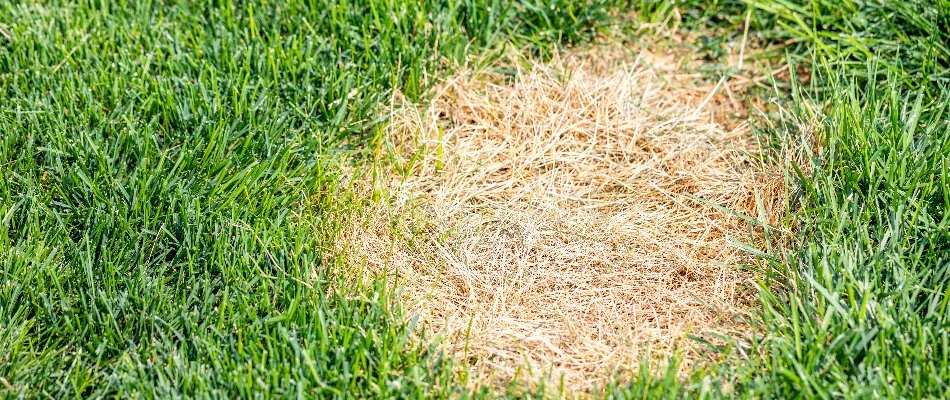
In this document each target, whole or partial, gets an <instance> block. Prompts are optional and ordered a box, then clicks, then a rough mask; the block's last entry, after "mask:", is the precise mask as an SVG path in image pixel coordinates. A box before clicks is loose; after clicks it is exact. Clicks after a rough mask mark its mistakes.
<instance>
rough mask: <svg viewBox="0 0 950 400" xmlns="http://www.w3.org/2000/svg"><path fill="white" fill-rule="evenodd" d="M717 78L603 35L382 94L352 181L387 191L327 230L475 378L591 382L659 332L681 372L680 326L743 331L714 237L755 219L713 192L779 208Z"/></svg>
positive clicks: (730, 249) (653, 345) (734, 274)
mask: <svg viewBox="0 0 950 400" xmlns="http://www.w3.org/2000/svg"><path fill="white" fill-rule="evenodd" d="M720 88H721V85H716V84H715V82H713V83H708V82H703V81H702V80H701V79H700V78H699V77H698V76H696V75H691V74H687V73H684V72H682V71H681V70H679V69H678V68H676V67H675V66H674V65H673V64H672V62H671V60H670V59H669V58H664V57H661V56H658V55H655V54H652V53H649V52H645V51H644V52H641V53H639V54H636V53H633V54H631V53H629V52H627V51H625V50H624V49H622V48H620V47H619V46H614V47H603V48H598V49H595V50H588V51H586V52H582V53H581V52H578V53H573V54H567V55H564V56H563V57H561V58H558V59H555V60H553V61H552V62H549V63H545V64H539V63H535V64H531V65H529V66H528V67H524V68H522V69H520V70H518V71H517V72H516V73H514V74H508V75H505V74H502V73H500V72H473V71H462V72H460V73H458V74H457V75H456V76H454V77H452V78H450V79H448V80H447V81H446V82H445V83H444V84H443V85H442V86H441V87H439V88H437V92H436V96H435V97H434V99H433V100H432V102H431V104H428V105H426V106H425V107H417V106H414V105H412V104H406V103H402V102H399V101H397V102H396V104H395V108H396V110H395V112H394V114H393V119H392V125H391V128H390V131H389V132H388V136H387V138H386V140H387V143H388V144H389V145H390V146H389V147H388V148H389V153H390V154H389V155H390V156H391V157H389V158H387V160H388V161H386V162H384V164H385V165H381V167H380V170H379V174H377V176H376V179H375V181H373V182H370V181H369V180H367V181H366V182H362V183H363V184H365V185H366V186H367V192H368V191H369V185H370V184H373V185H374V187H375V189H376V190H377V193H383V194H384V196H382V201H381V202H380V203H379V204H378V206H377V207H375V208H373V210H372V211H370V212H368V213H367V214H366V215H363V216H362V218H361V219H359V220H358V221H355V222H354V223H353V225H352V229H351V230H350V231H348V232H347V236H346V237H345V238H344V239H343V240H345V241H346V242H348V243H349V244H348V246H349V252H350V256H351V258H352V259H353V260H354V262H355V263H357V264H360V263H365V265H367V266H368V267H369V268H368V269H369V270H370V271H372V272H374V273H383V272H388V273H391V274H395V275H397V276H398V282H399V285H400V287H401V288H402V290H403V292H402V300H403V301H404V304H406V305H407V307H408V308H409V309H410V310H411V311H412V312H411V313H410V315H414V316H418V317H419V318H420V319H421V321H422V323H424V324H425V325H426V326H427V330H426V332H427V333H428V334H430V335H442V336H443V337H444V338H445V340H446V343H447V345H448V346H450V348H451V350H452V351H454V352H455V354H456V355H457V356H459V357H460V358H462V359H463V360H467V361H469V362H470V365H471V369H472V371H471V372H474V374H475V376H476V377H478V380H479V381H482V382H484V381H485V380H492V381H494V382H496V383H499V384H504V383H505V382H508V381H510V380H512V379H520V378H529V377H530V378H531V379H534V378H537V377H541V378H543V379H547V380H550V381H551V382H555V383H557V382H561V381H562V380H563V382H564V383H565V384H566V385H567V386H568V388H570V389H587V388H590V387H591V385H592V384H596V383H604V382H606V381H607V379H609V378H610V377H611V376H613V375H614V374H617V373H623V372H625V371H627V372H628V371H630V370H631V369H632V368H634V367H635V366H636V365H637V364H639V362H640V361H641V360H642V359H643V357H645V356H647V352H648V351H649V352H650V354H651V355H652V357H653V359H655V360H666V359H668V356H669V355H671V354H672V352H673V351H674V349H675V348H680V349H681V350H682V351H683V352H684V357H685V359H686V361H687V362H686V363H684V368H685V367H686V366H688V365H690V363H691V362H693V361H695V360H696V359H697V358H699V357H701V352H700V351H699V349H698V346H697V345H695V344H694V343H693V342H691V341H688V340H685V335H686V334H687V333H691V334H694V335H697V336H702V335H703V334H705V333H707V332H708V331H709V330H719V331H729V330H737V329H738V330H742V329H746V328H745V327H744V326H742V325H741V324H737V323H735V322H734V318H735V317H736V316H737V315H738V314H740V313H742V311H743V310H744V309H745V308H746V306H747V303H748V300H749V296H750V293H749V291H748V290H746V289H747V288H748V287H749V286H748V285H746V284H745V283H747V282H748V281H749V280H750V279H751V276H749V275H748V274H746V273H743V272H740V271H739V270H737V269H736V268H735V266H736V265H740V264H744V263H750V262H753V260H751V258H750V257H749V256H748V255H747V254H745V253H744V252H742V251H741V250H738V249H737V248H736V247H735V246H732V245H730V242H729V241H730V238H731V239H732V240H735V241H738V242H742V243H755V242H756V241H757V239H756V237H755V236H756V235H755V232H754V230H752V229H750V227H749V225H748V224H747V223H746V222H744V221H743V220H741V219H740V218H738V217H735V216H730V215H729V214H728V213H726V212H723V211H722V210H721V209H718V208H717V207H713V206H711V205H710V204H717V205H720V206H722V207H724V208H727V209H731V210H733V211H736V212H739V213H744V214H747V215H755V216H758V215H760V214H761V212H760V208H761V210H764V212H765V215H767V216H771V217H772V218H774V217H777V216H779V215H781V214H782V213H783V212H784V210H783V209H782V207H781V204H784V203H783V201H782V199H783V196H784V186H785V185H784V181H783V179H782V175H781V173H780V172H779V171H777V170H763V169H762V168H761V163H760V162H759V161H758V160H757V159H756V158H755V153H756V152H757V151H758V144H757V143H756V141H755V139H754V137H753V136H752V133H751V132H750V129H749V127H748V125H747V124H746V123H745V122H744V119H742V118H740V117H738V116H736V117H735V118H729V117H727V115H735V113H734V112H727V111H730V108H731V107H735V106H736V105H735V104H734V103H731V102H730V101H729V97H728V96H725V95H720V94H719V93H718V92H719V89H720ZM756 190H758V192H759V193H758V196H759V199H760V201H759V202H757V200H756V198H757V195H756ZM700 199H702V200H700ZM529 380H530V379H529Z"/></svg>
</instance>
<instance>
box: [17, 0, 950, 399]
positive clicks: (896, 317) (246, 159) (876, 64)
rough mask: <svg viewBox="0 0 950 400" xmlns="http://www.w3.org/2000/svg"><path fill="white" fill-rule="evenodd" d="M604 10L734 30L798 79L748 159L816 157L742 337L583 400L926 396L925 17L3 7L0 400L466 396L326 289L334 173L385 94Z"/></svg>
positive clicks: (807, 5) (937, 207) (937, 118)
mask: <svg viewBox="0 0 950 400" xmlns="http://www.w3.org/2000/svg"><path fill="white" fill-rule="evenodd" d="M618 8H628V9H629V8H633V9H636V10H638V11H639V12H640V13H641V15H642V17H643V18H644V20H647V21H653V22H658V23H662V22H664V21H666V22H669V21H673V22H676V23H679V24H680V25H681V26H682V27H683V28H685V29H700V30H702V29H706V30H710V31H714V32H722V31H728V32H742V29H741V24H742V23H743V21H744V20H745V19H746V15H749V16H750V20H751V26H752V29H751V32H752V34H753V35H754V36H757V37H759V38H760V39H762V40H766V41H768V40H771V41H774V42H777V43H778V42H780V43H783V44H785V45H786V46H787V47H786V51H787V58H786V60H787V61H788V62H790V63H792V64H794V65H795V66H796V67H801V68H800V70H803V71H808V72H806V74H807V75H808V77H809V79H808V80H807V82H808V83H807V84H804V85H803V86H797V85H795V84H793V83H792V82H796V81H797V80H794V79H793V80H791V81H788V82H786V83H782V82H776V84H775V88H776V98H777V99H778V101H779V103H778V104H780V105H781V113H777V114H776V115H773V116H772V117H771V118H772V119H770V120H769V122H771V123H772V124H763V125H760V129H761V131H762V134H763V137H767V138H772V139H775V140H774V141H773V143H786V144H787V143H789V141H792V142H793V143H794V141H800V138H802V137H807V135H803V134H810V133H814V135H815V137H817V138H818V141H819V146H818V150H817V151H815V152H814V153H813V154H812V157H811V161H810V162H809V163H807V165H801V166H798V167H799V168H797V169H796V168H790V169H789V176H790V177H792V178H793V182H794V184H795V185H796V188H797V189H798V190H799V195H798V196H797V197H795V198H794V199H793V200H794V202H795V203H796V204H797V205H798V209H797V211H796V213H795V214H794V220H793V221H790V226H791V227H794V228H795V229H796V232H797V238H798V241H797V242H796V243H795V245H794V246H793V248H792V249H790V250H789V251H788V252H787V253H782V254H773V256H774V257H773V258H772V259H771V260H770V264H769V265H770V268H769V269H768V271H767V272H768V274H767V275H766V276H767V277H768V278H767V279H763V280H762V281H761V282H759V285H760V297H759V298H760V299H761V303H762V304H761V312H760V313H759V314H757V315H755V316H754V318H753V322H754V323H756V324H758V326H759V327H760V328H761V331H762V332H764V333H765V334H763V335H760V336H756V337H751V338H735V339H736V340H735V341H734V344H735V345H734V346H731V347H730V346H727V347H725V348H722V349H719V350H718V351H720V353H721V354H722V357H723V360H724V361H725V362H723V363H720V364H716V365H711V366H706V367H704V368H700V369H697V370H695V371H694V372H693V373H692V374H691V376H690V377H689V379H681V377H679V376H677V375H676V373H675V370H676V368H675V366H674V367H671V368H670V369H669V370H667V371H665V372H664V371H653V372H650V371H647V369H642V370H641V376H640V378H639V379H637V380H635V381H634V382H617V383H616V384H614V385H611V386H610V387H608V388H606V389H607V392H606V393H605V395H606V396H611V397H619V398H643V397H653V398H660V397H690V398H695V397H700V398H702V397H733V396H743V397H754V398H763V397H764V398H796V397H805V398H813V397H817V398H867V397H892V398H927V397H931V398H941V397H946V396H947V395H948V393H950V387H948V384H950V333H948V332H950V320H948V315H950V313H948V310H947V306H948V302H950V278H948V276H950V274H948V271H947V269H948V266H950V263H948V261H950V233H948V232H950V216H948V214H950V213H948V211H950V190H948V187H950V171H948V161H947V160H948V155H950V126H948V117H947V111H948V110H946V105H947V104H948V102H950V88H948V84H950V83H948V79H950V78H948V75H947V71H948V70H950V68H948V66H950V51H948V48H950V33H948V32H950V25H948V24H950V22H948V21H950V5H948V3H947V1H946V0H937V1H930V2H924V1H921V2H914V1H896V0H860V1H859V0H811V1H804V0H790V1H778V2H765V1H759V0H746V1H732V0H722V1H715V2H711V3H710V2H703V3H700V2H697V1H687V2H679V1H677V2H672V1H648V2H642V3H636V4H635V5H631V4H623V2H619V1H617V2H615V1H607V0H590V1H568V0H531V1H528V0H524V1H518V2H502V1H489V2H479V1H463V0H446V1H435V0H410V1H386V0H365V1H342V0H340V1H329V0H323V1H321V0H315V1H303V0H291V1H282V2H271V1H263V0H261V1H247V2H245V1H234V2H232V1H184V0H181V1H175V0H170V1H142V2H123V1H119V2H107V1H92V0H89V1H75V2H67V1H45V2H41V1H27V2H20V1H0V396H3V397H9V398H49V397H53V398H88V397H95V398H98V397H110V398H111V397H121V398H126V397H130V398H135V397H139V398H153V397H162V398H166V397H188V398H191V397H199V398H238V397H240V398H244V397H256V398H284V397H357V398H380V397H404V398H423V397H426V398H428V397H453V396H462V397H468V396H487V395H488V394H487V393H486V392H478V391H475V392H472V391H471V389H470V387H469V386H467V385H466V382H462V381H460V378H459V377H458V376H456V375H455V374H453V372H452V370H453V368H452V365H451V363H452V362H453V361H452V360H451V359H449V358H446V357H443V356H442V355H441V354H440V353H439V352H438V351H436V350H435V347H433V346H434V344H430V343H422V342H419V341H417V340H415V339H414V338H415V336H414V335H413V334H412V327H411V326H408V325H406V324H405V323H403V322H402V321H403V318H402V314H401V312H400V309H399V305H398V304H397V303H395V302H393V301H392V298H391V296H390V294H389V293H388V291H387V288H388V285H387V284H386V282H375V283H372V284H368V285H366V286H357V287H353V286H347V285H343V284H341V282H342V279H341V277H340V276H339V273H338V271H340V270H341V269H342V268H340V267H342V265H341V264H342V260H340V259H337V258H335V257H333V254H332V252H329V251H327V248H328V246H329V245H330V243H329V242H328V240H329V238H330V237H333V233H334V232H335V231H336V230H338V229H339V228H340V227H339V224H340V223H341V222H340V221H341V216H342V215H345V214H346V213H348V212H349V211H350V210H351V209H352V208H353V207H357V206H359V204H357V203H355V202H353V201H351V200H350V199H349V198H348V197H347V190H346V187H345V186H344V185H342V184H341V182H343V180H342V177H341V176H340V175H339V171H340V170H341V169H342V168H339V164H340V163H343V162H349V161H346V160H352V159H357V160H359V159H361V158H362V159H366V158H369V157H370V155H369V154H368V152H367V148H368V147H367V146H366V143H367V142H368V141H369V140H370V138H372V137H373V136H374V134H376V133H377V132H378V131H379V129H380V127H381V124H385V120H384V119H383V118H381V113H380V112H379V110H380V107H379V104H380V101H381V100H382V99H385V98H386V97H387V96H388V95H389V94H390V93H391V91H392V90H393V89H399V90H400V91H402V92H403V93H406V94H407V95H409V96H410V97H411V98H421V97H422V96H424V93H425V89H426V88H427V87H428V86H429V85H430V84H431V83H432V81H433V80H434V79H435V77H437V76H439V74H440V73H441V72H442V71H444V70H445V69H446V68H447V66H451V65H454V64H456V63H459V64H463V63H465V62H466V61H467V60H468V59H469V57H470V56H471V55H473V54H478V53H486V52H488V53H490V52H491V51H493V50H495V49H497V48H498V47H499V46H502V45H504V44H513V45H517V46H523V47H528V48H530V49H532V51H534V52H535V53H536V54H538V55H539V56H541V57H545V56H546V55H548V54H551V53H552V52H553V51H554V50H555V48H556V47H557V46H558V45H559V44H580V43H583V42H585V41H587V40H590V39H591V38H593V37H595V36H596V32H597V31H598V29H600V28H601V27H603V26H605V25H607V24H610V23H612V22H611V21H612V19H613V16H615V15H616V14H617V13H616V12H615V11H614V10H616V9H618ZM750 10H751V13H748V12H749V11H750ZM676 16H678V17H676ZM710 36H714V35H710ZM699 45H700V46H702V47H703V50H704V51H706V52H708V53H709V56H710V57H711V58H715V57H717V56H719V55H721V54H720V52H719V47H720V46H722V42H720V41H718V40H717V39H714V38H711V39H707V40H705V41H701V42H700V43H699ZM793 70H799V68H794V69H793ZM541 390H544V389H543V388H542V389H541ZM509 394H510V395H512V396H528V395H531V396H545V395H550V394H551V393H550V392H549V393H537V392H536V393H525V392H520V391H517V390H516V391H512V392H511V393H509Z"/></svg>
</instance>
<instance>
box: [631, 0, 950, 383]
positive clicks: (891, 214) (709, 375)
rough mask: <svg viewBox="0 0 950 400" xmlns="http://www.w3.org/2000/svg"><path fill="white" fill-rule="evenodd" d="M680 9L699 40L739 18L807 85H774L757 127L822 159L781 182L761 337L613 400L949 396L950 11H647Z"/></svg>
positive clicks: (793, 4)
mask: <svg viewBox="0 0 950 400" xmlns="http://www.w3.org/2000/svg"><path fill="white" fill-rule="evenodd" d="M679 6H682V7H683V8H682V9H677V10H678V11H680V12H681V15H684V16H685V17H684V18H683V19H682V23H683V25H684V26H685V27H686V28H687V29H696V30H699V31H703V30H709V29H725V30H726V31H727V32H730V31H731V32H734V31H737V30H738V29H736V27H737V26H739V24H741V23H742V20H743V19H744V16H745V14H746V11H747V10H749V11H751V12H752V15H753V20H752V26H753V29H752V31H753V35H755V36H757V37H758V38H759V39H761V40H764V41H766V42H785V43H786V44H787V47H786V51H787V52H788V53H787V56H786V61H787V62H789V63H791V64H793V65H795V66H802V67H805V68H806V69H808V70H810V71H811V72H810V75H811V76H810V80H809V82H810V83H809V84H808V86H806V87H800V86H799V85H796V84H795V82H796V81H797V79H792V82H791V84H789V82H785V83H782V82H776V83H775V88H776V93H775V97H774V98H775V99H778V101H779V103H778V104H779V106H780V107H781V112H780V113H776V114H774V115H772V121H771V122H769V123H763V122H762V121H760V126H759V128H760V130H761V131H762V134H763V136H764V137H765V138H766V139H769V142H771V143H774V144H775V145H776V146H779V145H787V144H791V145H793V147H794V146H795V145H801V144H804V148H810V147H811V146H810V143H807V142H806V143H802V141H803V138H804V139H807V138H808V137H809V136H812V135H814V136H815V138H816V140H817V141H818V143H819V145H820V146H819V147H820V150H819V151H818V152H817V153H814V154H810V157H809V158H810V160H809V161H808V164H809V165H796V166H791V168H789V175H790V177H791V178H793V181H794V182H795V183H796V184H795V185H794V188H793V189H795V190H796V192H795V194H794V196H793V198H792V200H793V202H794V204H795V206H796V209H795V211H794V214H793V217H794V222H793V223H792V224H790V227H792V228H794V229H795V234H796V238H797V241H796V244H795V246H793V248H792V249H789V250H788V251H787V252H786V253H784V254H775V255H776V256H780V257H776V259H774V260H771V261H769V263H768V264H769V265H770V268H769V269H768V271H767V274H766V275H765V277H764V279H763V280H761V281H760V282H758V285H759V299H760V301H761V309H760V310H759V311H758V312H757V314H756V315H755V316H754V318H753V319H752V322H753V323H754V324H755V325H756V326H757V327H758V328H759V330H760V331H761V332H763V334H762V335H757V336H754V337H750V338H737V339H742V340H740V341H736V342H734V343H733V346H731V347H726V348H724V349H720V351H721V353H722V357H723V360H724V361H727V362H725V363H722V364H718V365H706V366H702V367H700V368H699V369H697V370H695V371H694V372H693V375H692V376H691V377H690V379H689V380H687V381H685V382H684V381H678V380H675V379H670V378H669V373H666V374H663V373H661V374H659V375H658V376H655V377H651V378H649V379H648V380H647V382H650V383H651V384H652V385H653V386H650V387H645V386H644V385H643V383H642V382H637V383H634V384H633V385H631V386H630V387H627V388H624V387H623V386H619V387H620V388H621V389H619V390H615V392H614V394H615V395H616V396H617V397H624V398H643V397H689V398H693V397H700V398H702V397H745V398H826V399H830V398H946V397H947V396H950V309H948V305H950V116H948V115H950V114H948V111H950V110H948V109H947V107H948V105H950V86H948V78H950V75H948V72H947V71H950V68H948V66H950V52H948V50H947V49H948V46H950V29H948V27H950V25H948V21H950V3H947V2H946V1H936V2H913V1H894V0H868V1H850V0H812V1H788V2H785V1H782V2H766V1H759V0H746V1H725V2H722V3H719V4H717V5H716V6H715V7H708V6H706V5H703V4H702V3H701V2H687V4H685V5H682V4H673V3H669V2H657V3H652V4H651V7H653V9H654V10H659V11H661V12H669V10H672V9H674V8H675V7H679ZM739 31H741V30H739ZM796 69H797V68H796ZM802 170H805V171H811V172H810V173H807V174H806V173H805V172H802ZM741 342H745V343H751V345H745V346H740V345H739V343H741ZM740 347H741V349H740ZM740 350H741V351H740ZM747 355H751V356H747ZM647 389H650V390H647Z"/></svg>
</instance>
